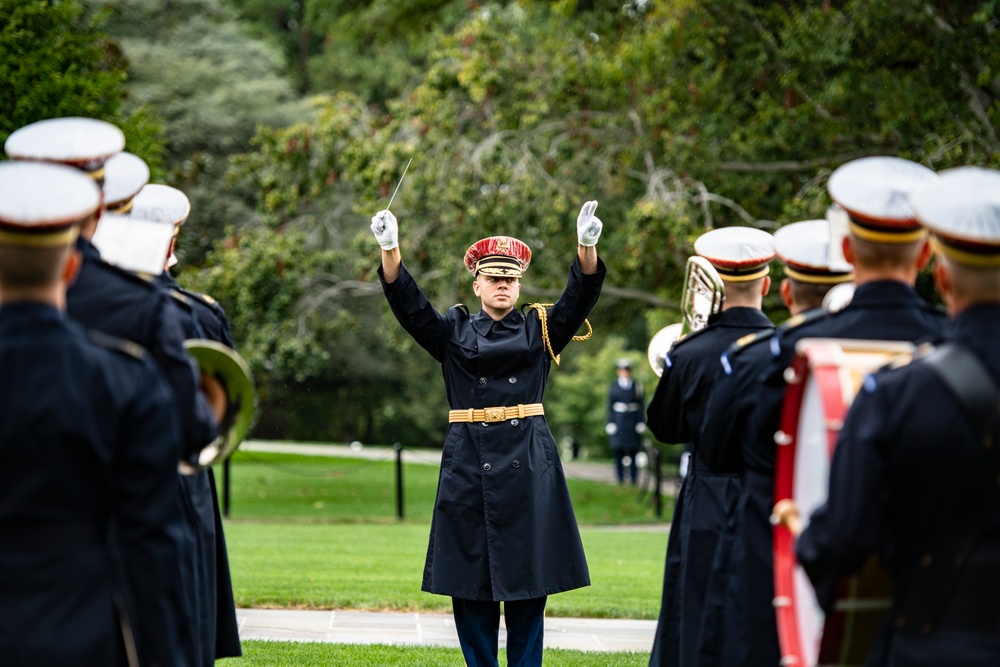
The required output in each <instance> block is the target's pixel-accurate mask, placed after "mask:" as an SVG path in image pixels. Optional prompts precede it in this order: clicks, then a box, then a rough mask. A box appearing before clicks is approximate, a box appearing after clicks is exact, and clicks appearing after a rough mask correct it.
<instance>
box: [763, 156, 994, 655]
mask: <svg viewBox="0 0 1000 667" xmlns="http://www.w3.org/2000/svg"><path fill="white" fill-rule="evenodd" d="M910 204H911V206H912V207H913V210H914V213H915V215H916V217H917V218H918V219H919V220H920V222H921V223H922V224H923V225H924V226H925V227H927V229H929V230H930V233H931V242H932V245H933V246H934V249H935V251H936V255H937V263H936V265H935V267H934V277H935V280H936V283H937V286H938V290H939V292H940V293H941V296H942V298H943V299H944V302H945V304H946V305H947V308H948V315H949V317H950V318H951V319H950V322H949V324H948V327H947V329H946V331H945V334H944V338H943V344H942V345H940V346H939V347H938V348H937V349H936V350H935V351H934V352H932V353H930V354H929V355H927V356H924V357H921V358H918V359H916V360H915V361H913V362H912V363H910V364H909V365H906V366H903V367H901V368H896V369H892V370H883V371H879V372H878V373H876V374H874V375H872V376H869V377H868V378H867V379H866V380H865V382H864V384H863V386H862V389H861V391H860V392H859V393H858V396H857V398H856V400H855V401H854V404H853V405H852V406H851V409H850V411H849V412H848V414H847V417H846V419H845V421H844V426H843V429H842V430H841V432H840V436H839V438H838V440H837V446H836V449H835V451H834V456H833V462H832V467H831V471H830V492H829V496H828V498H827V502H826V504H825V505H822V506H820V507H819V508H818V509H817V510H816V511H815V512H814V513H813V515H812V518H811V520H810V522H809V525H808V526H807V527H806V529H805V530H804V531H803V532H802V534H801V535H799V537H798V540H797V543H796V552H797V554H798V559H799V562H800V564H801V565H802V566H803V567H804V568H805V570H806V572H807V573H808V575H809V577H810V579H812V581H813V583H814V585H816V588H817V592H818V593H822V592H824V591H829V590H830V589H831V588H832V586H831V580H832V579H834V578H835V577H836V576H837V575H840V574H846V573H852V572H853V571H854V570H855V568H856V567H857V566H858V563H861V562H862V561H863V560H864V558H865V557H866V556H867V555H868V554H870V553H872V552H877V553H879V554H880V555H881V557H882V559H881V560H882V563H883V564H884V565H885V566H886V567H887V569H888V570H889V572H890V574H891V579H892V585H893V591H892V608H891V609H890V611H889V612H888V613H887V615H886V618H885V622H884V623H883V624H882V626H881V629H880V632H879V635H878V637H877V638H876V641H875V643H874V645H873V646H872V647H871V650H870V652H869V656H868V661H867V663H866V664H868V665H893V666H897V665H898V666H905V667H931V666H937V665H948V666H949V667H987V666H992V665H1000V595H998V594H997V593H998V591H1000V446H998V444H997V443H998V441H1000V440H998V438H1000V424H998V421H997V414H998V405H1000V403H998V399H1000V394H998V389H997V388H998V386H1000V347H998V346H997V341H998V340H1000V172H998V171H990V170H985V169H977V168H961V169H957V170H953V171H950V172H943V173H942V175H941V178H940V180H938V181H937V182H933V183H928V184H926V185H925V186H923V187H921V188H918V189H916V190H914V192H913V194H912V196H911V198H910ZM776 509H778V508H776ZM784 509H785V511H783V512H782V513H783V514H784V515H786V516H787V515H788V514H789V513H793V512H792V511H788V508H787V507H786V508H784ZM820 602H821V603H822V604H824V605H825V606H826V607H827V608H829V605H830V603H831V600H830V599H829V597H826V598H823V597H821V598H820Z"/></svg>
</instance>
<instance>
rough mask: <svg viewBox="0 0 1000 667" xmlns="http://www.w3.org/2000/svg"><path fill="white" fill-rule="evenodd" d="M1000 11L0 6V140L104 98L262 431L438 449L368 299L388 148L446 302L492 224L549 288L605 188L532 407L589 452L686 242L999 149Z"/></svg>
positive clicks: (672, 313)
mask: <svg viewBox="0 0 1000 667" xmlns="http://www.w3.org/2000/svg"><path fill="white" fill-rule="evenodd" d="M997 4H998V2H997V0H979V1H975V2H965V3H956V2H952V1H950V0H921V1H918V0H894V1H889V0H870V1H868V0H865V1H862V0H845V1H842V2H833V1H832V0H823V1H815V0H811V1H808V2H807V1H805V0H791V1H789V0H784V1H782V2H759V1H751V0H670V1H669V2H668V1H667V0H615V1H610V0H552V1H544V0H519V1H513V0H511V1H507V2H477V1H473V0H431V1H428V0H420V1H418V0H172V1H171V2H164V1H163V0H125V1H124V2H118V3H113V4H110V5H108V6H107V7H105V4H104V2H103V1H102V0H85V2H84V4H83V5H80V4H78V3H77V2H75V1H73V0H66V1H62V2H56V1H50V2H42V1H40V0H37V1H27V0H25V1H20V2H19V1H17V0H0V7H2V8H3V9H4V10H5V11H4V12H3V15H4V16H8V15H9V16H14V17H20V18H17V20H16V21H8V25H6V26H5V27H4V28H2V29H0V30H2V32H0V35H3V37H2V39H3V41H2V42H0V43H2V44H3V45H4V49H3V52H2V53H0V72H2V73H3V75H2V79H3V80H4V81H11V82H12V84H13V85H12V87H10V86H9V87H5V88H4V92H3V93H0V94H9V95H11V97H10V99H9V100H7V99H6V98H5V101H7V102H9V103H8V104H6V105H5V107H4V111H3V112H0V116H2V117H3V124H2V125H0V129H3V130H4V131H6V132H9V131H11V130H12V129H14V128H16V127H18V126H20V125H22V124H24V123H25V122H29V121H30V120H35V119H37V118H42V117H47V116H53V115H68V114H69V113H79V114H81V115H96V116H99V117H103V118H107V119H108V120H112V121H113V122H118V123H120V124H122V125H123V127H124V128H125V129H126V134H127V136H128V139H129V148H130V149H133V150H135V149H134V148H133V146H147V145H148V146H149V148H143V149H142V150H143V152H142V153H140V154H143V156H144V157H146V156H148V157H149V158H150V159H151V160H153V161H154V163H155V162H156V160H158V159H159V157H160V156H162V163H156V164H157V165H159V164H162V167H163V168H162V170H160V169H157V170H156V176H157V177H159V178H163V179H165V180H167V181H168V182H170V183H171V184H173V185H176V186H177V187H180V188H182V189H183V190H185V191H186V192H187V193H188V195H189V196H191V198H192V202H193V212H192V216H191V219H190V221H189V222H188V223H187V225H186V227H185V231H184V233H183V234H182V237H181V241H182V247H181V251H182V255H181V259H182V273H181V274H180V280H181V282H182V284H186V285H189V286H191V287H193V288H196V289H203V290H205V291H207V292H209V293H211V294H212V295H213V296H215V297H216V298H217V299H218V300H219V301H220V302H221V303H222V304H223V305H224V306H225V307H226V308H227V310H228V312H229V314H230V316H231V319H232V320H233V325H234V334H235V336H236V342H237V345H238V347H239V349H240V350H241V351H242V352H243V353H244V355H245V356H246V357H247V359H248V360H249V361H250V363H251V365H252V366H253V368H254V370H255V372H256V373H257V374H258V378H259V379H260V384H261V389H262V396H263V398H264V402H263V412H262V419H261V420H260V422H259V423H258V426H257V429H256V431H255V434H256V435H260V436H267V437H285V438H297V439H335V440H352V439H361V440H364V441H366V442H392V441H401V442H404V443H405V444H421V445H426V444H434V443H437V442H440V439H441V437H442V434H443V431H444V427H445V424H444V420H443V418H441V415H443V414H444V410H445V409H446V405H445V404H444V392H443V390H442V389H441V387H440V382H441V381H440V379H439V374H440V370H439V368H438V366H437V365H436V364H435V363H434V362H433V361H432V360H431V359H430V357H429V356H427V355H426V353H424V352H423V351H422V350H420V349H419V348H417V347H416V346H415V345H413V343H412V341H410V340H409V339H408V338H407V337H406V335H405V334H404V333H403V332H402V330H401V329H400V327H399V326H398V324H396V323H395V322H394V321H393V319H392V317H391V315H390V314H389V313H388V308H387V307H386V305H385V303H384V299H383V297H382V296H381V290H380V288H379V285H378V281H377V276H376V274H375V269H376V268H377V264H378V247H377V245H376V244H375V243H374V241H373V240H372V238H371V236H370V231H369V230H368V224H369V218H370V217H371V215H372V214H374V213H375V212H376V211H378V210H379V209H380V208H383V207H384V206H385V204H386V202H387V201H388V198H389V195H390V194H391V192H392V189H393V188H394V187H395V186H396V183H397V182H398V180H399V177H400V174H401V173H402V171H403V168H404V167H405V166H406V164H407V161H408V160H410V159H411V158H412V159H413V162H412V165H411V167H410V170H409V172H408V174H407V176H406V180H405V182H404V183H403V186H402V188H401V189H400V192H399V195H398V196H397V197H396V200H395V201H394V203H393V211H394V212H395V213H396V215H397V216H398V217H399V219H400V227H401V244H402V251H403V255H404V259H405V261H406V263H407V266H408V267H409V268H410V270H411V271H412V272H413V273H414V274H415V275H416V276H417V278H418V280H419V282H420V284H421V286H422V287H423V288H424V290H425V291H426V293H427V295H428V297H429V298H430V299H431V300H432V302H433V303H434V304H435V305H437V306H438V308H439V309H440V310H444V309H446V308H447V307H449V306H450V305H451V304H453V303H456V302H465V303H467V304H470V305H473V306H475V299H474V297H473V295H472V293H471V289H470V283H471V280H470V278H469V276H468V275H467V274H466V273H465V272H464V269H463V267H462V265H461V257H462V255H463V254H464V252H465V249H466V248H467V247H468V246H469V244H471V243H472V242H473V241H475V240H477V239H479V238H481V237H484V236H487V235H491V234H495V233H501V232H502V233H506V234H510V235H513V236H517V237H518V238H521V239H522V240H524V241H526V242H527V243H528V244H529V245H530V246H531V247H532V249H533V251H534V252H535V259H534V261H533V263H532V268H531V270H530V272H529V274H528V275H527V276H526V278H525V285H524V289H523V291H524V295H523V299H522V301H524V302H527V301H543V302H551V301H553V300H554V299H555V298H556V297H557V296H558V294H559V291H560V289H561V287H562V286H563V285H564V283H565V276H566V270H567V266H568V264H569V263H570V262H571V260H572V257H573V254H574V251H575V234H574V220H575V216H576V212H577V210H578V208H579V206H580V205H581V204H582V202H583V201H584V200H586V199H597V200H598V201H599V202H600V206H599V208H598V211H597V213H598V215H599V216H600V217H601V218H602V219H603V220H604V222H605V233H604V236H603V237H602V240H601V245H600V246H599V249H600V252H601V254H602V257H603V258H604V259H605V261H606V262H607V264H608V270H609V271H608V281H607V283H606V287H605V291H604V294H603V295H602V297H601V301H600V303H599V304H598V307H597V309H596V310H595V312H594V313H593V314H592V316H591V322H592V323H593V324H594V326H595V335H594V338H593V339H592V340H591V341H589V342H587V343H583V344H573V345H571V347H570V348H569V349H568V350H567V352H566V353H565V354H564V356H563V363H562V365H561V366H559V367H558V368H557V369H554V370H553V378H554V381H553V383H552V385H551V386H550V391H549V395H548V396H547V397H546V404H547V414H549V415H550V417H549V421H550V423H551V425H552V427H553V431H554V432H556V433H557V434H563V435H566V436H568V437H569V436H571V437H575V438H581V439H587V438H589V439H590V440H591V441H592V442H595V443H597V442H600V443H603V442H604V440H605V438H604V436H603V429H602V424H601V422H602V420H603V416H602V414H601V413H602V412H603V409H604V408H603V403H604V392H605V391H606V386H607V383H608V382H610V379H611V377H612V376H613V373H611V372H610V371H609V369H610V368H611V365H610V364H612V363H613V361H614V359H615V358H617V357H618V356H633V357H635V359H636V360H637V362H642V363H643V371H644V372H645V370H646V367H645V365H644V364H645V362H644V361H643V359H644V358H645V347H646V344H647V343H648V341H649V339H650V337H651V336H652V334H653V333H655V331H657V330H658V329H659V328H661V327H663V326H665V325H667V324H669V323H671V322H674V321H677V320H678V318H679V315H678V313H677V308H676V304H677V301H678V297H679V292H680V288H681V272H682V270H683V266H684V262H685V260H686V258H687V256H688V255H689V254H690V253H691V252H692V242H693V240H694V239H695V238H696V237H697V236H698V235H700V234H701V233H703V232H704V231H706V230H708V229H711V228H713V227H718V226H724V225H733V224H737V225H752V226H756V227H760V228H763V229H767V230H772V229H774V228H776V227H777V226H778V225H780V224H783V223H786V222H790V221H794V220H798V219H805V218H816V217H822V216H823V214H824V211H825V209H826V206H827V205H828V203H829V200H828V197H827V195H826V191H825V184H826V179H827V177H828V175H829V173H830V172H831V171H832V170H833V169H834V168H836V167H837V166H838V165H839V164H841V163H843V162H845V161H847V160H849V159H852V158H855V157H859V156H862V155H872V154H887V155H899V156H902V157H906V158H909V159H913V160H916V161H919V162H922V163H924V164H926V165H928V166H930V167H932V168H935V169H944V168H948V167H952V166H956V165H961V164H980V165H985V166H993V167H997V166H1000V140H998V137H997V127H998V118H1000V30H998V27H1000V26H998V16H997V14H998V12H997ZM84 8H86V10H87V11H84ZM8 9H9V11H7V10H8ZM25 12H27V14H25ZM45 13H50V14H51V18H46V20H45V22H40V21H39V19H37V16H41V15H45ZM31 17H35V18H34V19H33V20H34V21H35V22H34V23H31V21H30V20H29V18H31ZM21 26H29V27H28V28H22V27H21ZM25 30H27V31H28V34H30V35H37V36H40V37H41V38H40V39H31V40H29V39H26V38H25ZM64 42H65V46H63V47H61V48H60V49H54V48H53V45H55V44H63V43H64ZM71 49H76V50H78V51H79V53H78V55H77V56H75V57H74V58H72V59H71V58H69V57H67V55H66V52H69V51H70V50H71ZM74 52H76V51H74ZM25 58H27V60H25ZM54 70H60V71H63V72H64V74H62V75H61V77H62V78H65V79H66V81H62V80H60V77H56V76H53V75H52V74H51V72H52V71H54ZM32 72H36V73H35V74H32ZM70 74H72V77H71V76H70ZM77 75H79V77H78V78H79V79H80V82H79V84H77V86H78V87H75V88H74V87H63V86H68V83H67V82H69V81H71V80H72V79H73V77H76V76H77ZM8 90H9V91H10V92H8ZM95 90H104V91H105V92H102V93H100V94H95ZM18 91H20V92H18ZM143 120H145V121H146V124H145V125H142V127H141V128H140V127H136V126H135V125H130V124H129V123H138V122H139V121H143ZM157 123H160V124H162V133H161V134H157V132H156V130H155V128H156V127H157ZM142 128H144V129H142ZM151 128H152V129H151ZM4 136H5V135H4ZM767 308H768V310H769V313H770V314H771V315H772V317H773V319H775V321H778V320H780V319H782V318H783V317H784V315H783V314H782V313H781V309H780V308H779V307H778V304H777V299H776V296H775V295H772V296H771V297H770V298H769V300H768V303H767ZM646 384H647V393H649V394H651V393H652V390H653V388H654V387H655V383H654V382H653V381H652V380H651V379H650V380H649V381H647V383H646Z"/></svg>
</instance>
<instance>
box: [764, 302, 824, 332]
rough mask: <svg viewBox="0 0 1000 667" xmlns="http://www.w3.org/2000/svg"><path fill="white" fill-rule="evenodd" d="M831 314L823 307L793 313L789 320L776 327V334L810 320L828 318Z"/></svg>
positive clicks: (807, 322)
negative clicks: (796, 313)
mask: <svg viewBox="0 0 1000 667" xmlns="http://www.w3.org/2000/svg"><path fill="white" fill-rule="evenodd" d="M829 316H830V312H829V311H827V310H825V309H823V308H810V309H809V310H806V311H803V312H801V313H799V314H798V315H792V316H791V317H789V318H788V319H787V320H785V321H784V322H782V323H781V324H779V325H778V326H776V327H775V328H774V333H775V334H783V333H785V332H786V331H791V330H792V329H795V328H797V327H800V326H802V325H803V324H809V323H810V322H816V321H817V320H822V319H826V318H827V317H829Z"/></svg>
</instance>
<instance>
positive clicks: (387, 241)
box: [372, 211, 399, 250]
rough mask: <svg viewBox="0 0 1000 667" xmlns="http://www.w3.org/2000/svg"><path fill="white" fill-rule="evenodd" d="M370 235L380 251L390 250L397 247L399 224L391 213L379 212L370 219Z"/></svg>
mask: <svg viewBox="0 0 1000 667" xmlns="http://www.w3.org/2000/svg"><path fill="white" fill-rule="evenodd" d="M372 233H373V234H375V240H376V241H378V244H379V245H380V246H382V250H392V249H393V248H395V247H397V246H399V224H397V223H396V216H394V215H393V214H392V212H391V211H379V212H378V213H376V214H375V217H374V218H372Z"/></svg>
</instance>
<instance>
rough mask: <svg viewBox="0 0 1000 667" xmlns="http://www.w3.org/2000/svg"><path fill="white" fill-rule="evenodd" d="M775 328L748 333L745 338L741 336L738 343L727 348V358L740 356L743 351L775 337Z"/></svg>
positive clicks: (737, 340)
mask: <svg viewBox="0 0 1000 667" xmlns="http://www.w3.org/2000/svg"><path fill="white" fill-rule="evenodd" d="M774 332H775V328H774V327H768V328H766V329H761V330H760V331H754V332H753V333H748V334H747V335H745V336H740V337H739V338H737V339H736V341H735V342H734V343H733V344H732V345H730V346H729V347H728V348H726V356H727V357H732V356H733V355H734V354H739V353H740V352H742V351H743V350H745V349H747V348H748V347H750V346H751V345H753V344H754V343H759V342H760V341H762V340H767V339H768V338H770V337H771V336H773V335H774Z"/></svg>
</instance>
